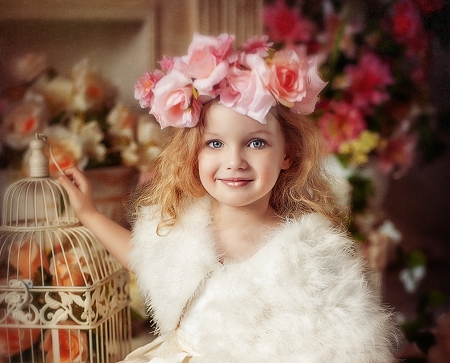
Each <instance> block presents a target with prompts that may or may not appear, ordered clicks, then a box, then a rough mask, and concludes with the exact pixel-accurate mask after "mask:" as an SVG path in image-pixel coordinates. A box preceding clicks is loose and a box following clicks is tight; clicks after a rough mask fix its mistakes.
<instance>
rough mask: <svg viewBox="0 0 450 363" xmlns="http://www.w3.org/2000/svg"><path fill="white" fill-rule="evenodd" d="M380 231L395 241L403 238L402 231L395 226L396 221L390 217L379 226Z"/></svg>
mask: <svg viewBox="0 0 450 363" xmlns="http://www.w3.org/2000/svg"><path fill="white" fill-rule="evenodd" d="M378 231H379V232H380V233H382V234H384V235H385V236H386V237H388V238H389V239H391V240H392V241H393V242H395V243H398V242H400V241H401V239H402V234H401V233H400V231H399V230H398V229H397V228H395V225H394V223H392V222H391V221H390V220H388V219H387V220H385V221H384V222H383V224H382V225H381V226H380V227H379V228H378Z"/></svg>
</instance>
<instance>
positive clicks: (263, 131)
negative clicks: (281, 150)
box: [204, 130, 274, 137]
mask: <svg viewBox="0 0 450 363" xmlns="http://www.w3.org/2000/svg"><path fill="white" fill-rule="evenodd" d="M260 134H264V135H267V136H273V135H274V134H273V132H270V131H268V130H258V131H253V132H250V133H249V135H260ZM204 136H205V137H219V136H220V134H218V133H216V132H207V131H206V132H205V133H204Z"/></svg>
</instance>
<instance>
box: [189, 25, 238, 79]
mask: <svg viewBox="0 0 450 363" xmlns="http://www.w3.org/2000/svg"><path fill="white" fill-rule="evenodd" d="M233 42H234V36H233V35H229V34H225V33H224V34H221V35H219V36H218V37H210V36H205V35H200V34H194V38H193V40H192V43H191V44H190V45H189V48H188V53H187V55H185V56H184V57H182V58H181V60H182V61H183V62H184V63H185V64H186V65H187V69H186V70H185V71H184V73H185V74H186V75H187V76H188V77H191V78H194V79H201V78H206V77H208V76H209V75H210V74H211V73H212V72H213V71H214V69H215V68H216V67H217V65H218V64H219V63H221V62H222V61H228V57H229V56H230V55H231V53H232V47H231V46H232V44H233Z"/></svg>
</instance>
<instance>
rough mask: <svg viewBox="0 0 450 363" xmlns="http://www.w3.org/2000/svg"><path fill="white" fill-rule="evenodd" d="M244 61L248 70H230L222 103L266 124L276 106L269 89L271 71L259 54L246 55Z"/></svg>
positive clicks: (235, 68) (221, 95)
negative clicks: (270, 111) (269, 114)
mask: <svg viewBox="0 0 450 363" xmlns="http://www.w3.org/2000/svg"><path fill="white" fill-rule="evenodd" d="M242 61H243V65H245V66H246V67H247V68H248V69H240V68H237V67H232V68H230V71H229V74H228V78H227V81H228V86H227V87H226V88H225V89H224V90H223V91H222V93H221V94H220V103H221V104H223V105H224V106H227V107H229V108H231V109H233V110H234V111H236V112H238V113H240V114H242V115H247V116H249V117H251V118H253V119H255V120H256V121H259V122H261V123H265V117H266V115H267V113H268V112H269V110H270V108H271V107H272V106H273V105H275V98H274V96H273V95H272V93H271V92H270V91H269V89H268V88H267V84H268V82H269V77H270V70H269V68H268V67H267V65H266V63H265V61H264V59H263V58H261V57H260V56H259V55H257V54H246V55H244V57H243V59H242Z"/></svg>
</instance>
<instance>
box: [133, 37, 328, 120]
mask: <svg viewBox="0 0 450 363" xmlns="http://www.w3.org/2000/svg"><path fill="white" fill-rule="evenodd" d="M234 38H235V37H234V36H233V35H229V34H226V33H224V34H221V35H219V36H218V37H211V36H203V35H200V34H194V38H193V41H192V43H191V44H190V46H189V48H188V54H187V55H185V56H182V57H175V58H170V57H167V56H164V57H163V59H162V60H161V61H160V62H159V63H160V66H161V70H155V71H154V72H153V73H150V72H146V73H145V74H144V76H143V77H142V78H141V79H139V81H138V82H137V84H136V86H135V95H134V96H135V98H136V99H137V100H139V104H140V106H141V107H142V108H147V107H149V108H150V114H152V115H154V116H155V117H156V120H157V121H158V122H159V124H160V125H161V128H165V127H167V126H173V127H194V126H195V125H196V124H197V123H198V120H199V116H200V110H201V108H202V106H203V105H204V104H205V103H207V102H209V101H211V100H213V99H215V98H217V97H218V98H219V103H220V104H222V105H224V106H226V107H229V108H231V109H232V110H234V111H236V112H238V113H240V114H242V115H247V116H249V117H251V118H253V119H255V120H256V121H259V122H261V123H265V117H266V115H267V113H268V112H269V110H270V108H271V107H272V106H274V105H275V104H276V103H277V102H278V103H280V104H282V105H284V106H286V107H288V108H290V109H291V110H292V111H293V112H296V113H302V114H308V113H311V112H313V111H314V107H315V105H316V102H317V99H318V94H319V93H320V91H321V90H322V89H323V88H324V87H325V85H326V82H323V81H322V80H321V79H320V77H319V75H318V73H317V58H314V59H307V57H306V56H302V55H299V54H297V53H296V52H294V51H293V50H280V51H274V50H273V49H270V46H271V44H270V43H268V36H261V37H253V38H251V39H249V40H248V41H247V42H245V43H244V44H243V45H242V46H241V47H240V48H239V49H238V50H237V51H236V50H233V48H232V45H233V42H234Z"/></svg>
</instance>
